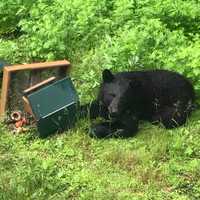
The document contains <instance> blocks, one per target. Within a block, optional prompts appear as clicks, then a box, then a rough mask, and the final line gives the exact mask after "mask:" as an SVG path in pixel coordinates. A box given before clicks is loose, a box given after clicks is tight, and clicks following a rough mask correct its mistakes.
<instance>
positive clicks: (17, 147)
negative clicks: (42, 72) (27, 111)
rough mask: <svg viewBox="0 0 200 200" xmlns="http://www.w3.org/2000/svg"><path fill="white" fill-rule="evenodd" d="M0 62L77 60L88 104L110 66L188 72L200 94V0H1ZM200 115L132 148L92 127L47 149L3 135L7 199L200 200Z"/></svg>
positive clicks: (77, 78)
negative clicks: (92, 134) (98, 135)
mask: <svg viewBox="0 0 200 200" xmlns="http://www.w3.org/2000/svg"><path fill="white" fill-rule="evenodd" d="M0 58H3V59H5V60H7V61H9V62H11V63H12V64H16V63H24V62H37V61H46V60H48V61H50V60H57V59H68V60H70V61H71V63H72V64H73V72H72V77H73V79H74V82H75V84H76V86H77V89H78V92H79V96H80V98H81V100H82V101H88V100H91V99H92V98H93V96H94V95H95V94H94V92H93V91H95V89H96V88H97V87H98V85H99V82H100V75H101V71H102V69H104V68H109V69H112V70H113V71H122V70H143V69H152V68H162V69H170V70H174V71H178V72H180V73H181V74H183V75H185V76H187V77H188V78H189V79H191V81H192V82H193V84H194V86H195V89H196V91H197V95H198V93H199V91H200V78H199V77H200V1H199V0H142V1H141V0H115V1H114V0H73V1H71V0H34V1H33V0H7V1H4V0H0ZM198 116H199V113H197V117H193V118H192V120H191V121H194V122H190V123H189V125H187V126H186V127H182V128H180V129H177V130H173V131H166V130H164V129H162V128H156V127H153V126H151V125H149V124H147V125H146V124H144V125H142V126H141V127H144V128H143V130H142V131H141V133H139V134H138V135H139V136H137V137H136V138H133V139H131V140H124V141H121V140H114V139H113V140H108V141H96V140H93V139H90V138H88V137H87V136H85V134H84V132H85V126H86V127H87V125H88V124H87V122H82V123H81V124H80V126H79V127H78V128H77V129H75V130H72V134H70V133H68V134H66V135H65V134H64V135H62V136H56V137H53V138H50V139H47V140H45V141H41V140H40V139H38V138H35V137H34V136H33V135H34V134H33V133H30V134H29V135H28V136H26V137H25V136H20V137H13V136H12V135H9V134H8V133H7V130H5V129H4V128H3V127H2V129H1V132H2V134H1V135H0V183H1V184H0V199H6V200H7V199H14V198H15V199H142V200H143V199H156V200H157V199H180V200H185V199H194V200H197V199H200V182H199V180H200V169H199V166H200V148H199V143H200V140H199V132H200V131H199V130H200V125H199V120H198V118H199V117H198ZM145 127H146V128H145ZM146 133H147V134H146Z"/></svg>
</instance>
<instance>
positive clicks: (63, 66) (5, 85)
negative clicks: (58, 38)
mask: <svg viewBox="0 0 200 200" xmlns="http://www.w3.org/2000/svg"><path fill="white" fill-rule="evenodd" d="M55 68H59V70H60V71H61V72H62V73H67V71H68V70H69V68H70V62H69V61H67V60H62V61H55V62H43V63H33V64H24V65H12V66H5V67H4V69H3V82H2V90H1V101H0V117H2V116H3V115H5V111H6V106H7V99H8V91H9V87H10V82H11V74H12V73H13V72H17V71H24V70H31V71H37V70H43V69H55Z"/></svg>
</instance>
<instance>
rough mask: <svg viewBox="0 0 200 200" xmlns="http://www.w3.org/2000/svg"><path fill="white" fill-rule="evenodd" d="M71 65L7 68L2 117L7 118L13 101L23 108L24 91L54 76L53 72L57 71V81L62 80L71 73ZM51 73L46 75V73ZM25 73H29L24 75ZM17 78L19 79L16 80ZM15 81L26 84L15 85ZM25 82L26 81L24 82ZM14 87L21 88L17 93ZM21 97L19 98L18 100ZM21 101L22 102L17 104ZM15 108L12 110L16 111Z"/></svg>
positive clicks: (57, 62)
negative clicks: (19, 74) (43, 74)
mask: <svg viewBox="0 0 200 200" xmlns="http://www.w3.org/2000/svg"><path fill="white" fill-rule="evenodd" d="M69 69H70V63H69V61H67V60H62V61H55V62H43V63H33V64H24V65H12V66H5V67H4V68H3V81H2V89H1V100H0V116H1V117H3V116H5V114H6V112H7V111H8V108H9V105H10V104H11V101H14V102H16V103H17V104H19V105H20V106H19V108H20V109H21V108H22V105H23V102H22V100H21V98H22V96H23V90H24V89H26V88H28V87H30V86H33V85H35V84H37V83H39V82H41V81H42V80H43V79H46V78H48V77H50V76H52V74H51V71H56V79H58V80H59V79H62V78H63V77H65V76H66V74H67V73H68V72H69ZM47 71H48V72H49V73H46V72H47ZM43 72H45V76H42V73H43ZM18 73H22V75H21V76H20V77H17V76H16V74H18ZM23 73H28V76H26V75H27V74H23ZM16 77H17V78H16ZM14 80H17V81H18V82H19V81H20V80H21V82H25V81H26V84H21V83H17V84H16V83H15V81H14ZM24 80H25V81H24ZM13 86H15V87H17V88H19V89H18V90H17V91H16V90H15V89H13ZM17 97H19V98H17ZM17 101H20V102H17ZM16 109H18V107H16V108H15V106H13V107H12V108H11V110H16Z"/></svg>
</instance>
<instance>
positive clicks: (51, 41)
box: [0, 0, 200, 99]
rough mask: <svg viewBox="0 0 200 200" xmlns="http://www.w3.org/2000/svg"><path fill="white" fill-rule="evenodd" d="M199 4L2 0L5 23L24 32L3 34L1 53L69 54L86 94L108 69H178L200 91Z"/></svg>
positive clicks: (34, 57) (15, 58) (28, 58)
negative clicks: (10, 0)
mask: <svg viewBox="0 0 200 200" xmlns="http://www.w3.org/2000/svg"><path fill="white" fill-rule="evenodd" d="M199 7H200V4H199V3H198V1H194V0H193V1H189V0H188V1H183V0H178V1H176V2H174V1H172V0H165V1H155V0H145V1H139V0H133V1H128V0H117V1H112V0H111V1H108V0H102V1H99V0H95V1H93V0H86V1H85V0H84V1H83V0H74V1H69V0H65V1H61V0H54V1H48V0H37V1H23V2H22V1H17V0H16V1H14V2H1V3H0V8H1V9H2V10H3V11H4V12H3V13H2V16H4V17H2V18H0V24H1V25H2V27H4V29H5V28H6V29H7V30H10V27H13V28H12V29H16V28H19V30H20V32H21V36H20V37H18V38H13V39H12V38H10V39H9V38H5V37H4V35H1V33H0V37H1V39H0V40H1V44H0V57H2V58H4V59H7V60H9V61H10V62H12V63H22V62H32V61H45V60H56V59H64V58H67V59H69V60H70V61H71V62H72V63H73V64H74V73H73V76H74V78H75V80H76V84H77V85H78V87H79V91H80V95H81V96H82V97H83V96H85V98H86V99H88V96H87V94H89V93H91V90H93V89H94V88H96V86H98V84H99V80H100V79H99V78H100V72H101V71H102V69H103V68H110V69H113V70H115V71H121V70H138V69H142V70H143V69H150V68H165V69H170V70H175V71H178V72H180V73H182V74H184V75H186V76H187V77H189V78H190V79H191V80H192V81H193V83H194V85H195V88H196V89H197V90H199V89H200V82H199V78H198V77H199V75H200V66H199V63H200V62H199V59H200V58H199V43H200V38H199V28H200V25H199V24H200V23H199V19H200V14H199ZM5 8H7V9H5ZM5 12H6V13H5ZM13 13H16V15H13ZM6 24H8V26H7V25H6ZM2 30H3V29H2ZM1 32H2V31H1ZM8 39H9V40H8ZM94 80H95V81H94ZM83 82H84V84H82V83H83ZM83 89H84V90H83ZM81 91H84V92H85V93H84V94H83V93H82V92H81Z"/></svg>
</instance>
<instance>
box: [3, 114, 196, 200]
mask: <svg viewBox="0 0 200 200" xmlns="http://www.w3.org/2000/svg"><path fill="white" fill-rule="evenodd" d="M199 116H200V111H196V112H195V113H194V114H193V116H192V117H191V118H190V120H189V122H188V123H187V125H186V126H184V127H180V128H177V129H174V130H165V129H163V128H162V127H158V126H153V125H151V124H149V123H141V124H140V131H139V132H138V134H137V136H136V137H134V138H131V139H107V140H97V139H92V138H90V137H89V136H88V135H87V131H86V130H87V128H88V122H87V121H81V122H79V123H78V124H77V126H76V127H75V128H74V129H72V130H71V131H68V132H66V133H63V134H60V135H55V136H53V137H50V138H47V139H40V138H38V137H37V136H36V134H34V131H33V132H32V133H29V134H21V135H13V134H11V133H9V132H8V131H7V129H6V128H5V127H4V126H3V125H1V134H0V199H1V200H11V199H15V200H18V199H19V200H23V199H37V200H40V199H86V200H90V199H92V200H93V199H102V200H104V199H120V200H121V199H122V200H125V199H127V200H130V199H133V200H140V199H141V200H146V199H149V200H150V199H151V200H153V199H155V200H159V199H160V200H163V199H166V200H168V199H170V200H171V199H176V200H179V199H180V200H186V199H187V200H189V199H191V200H197V199H200V145H199V144H200V138H199V134H200V120H198V118H199Z"/></svg>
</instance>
